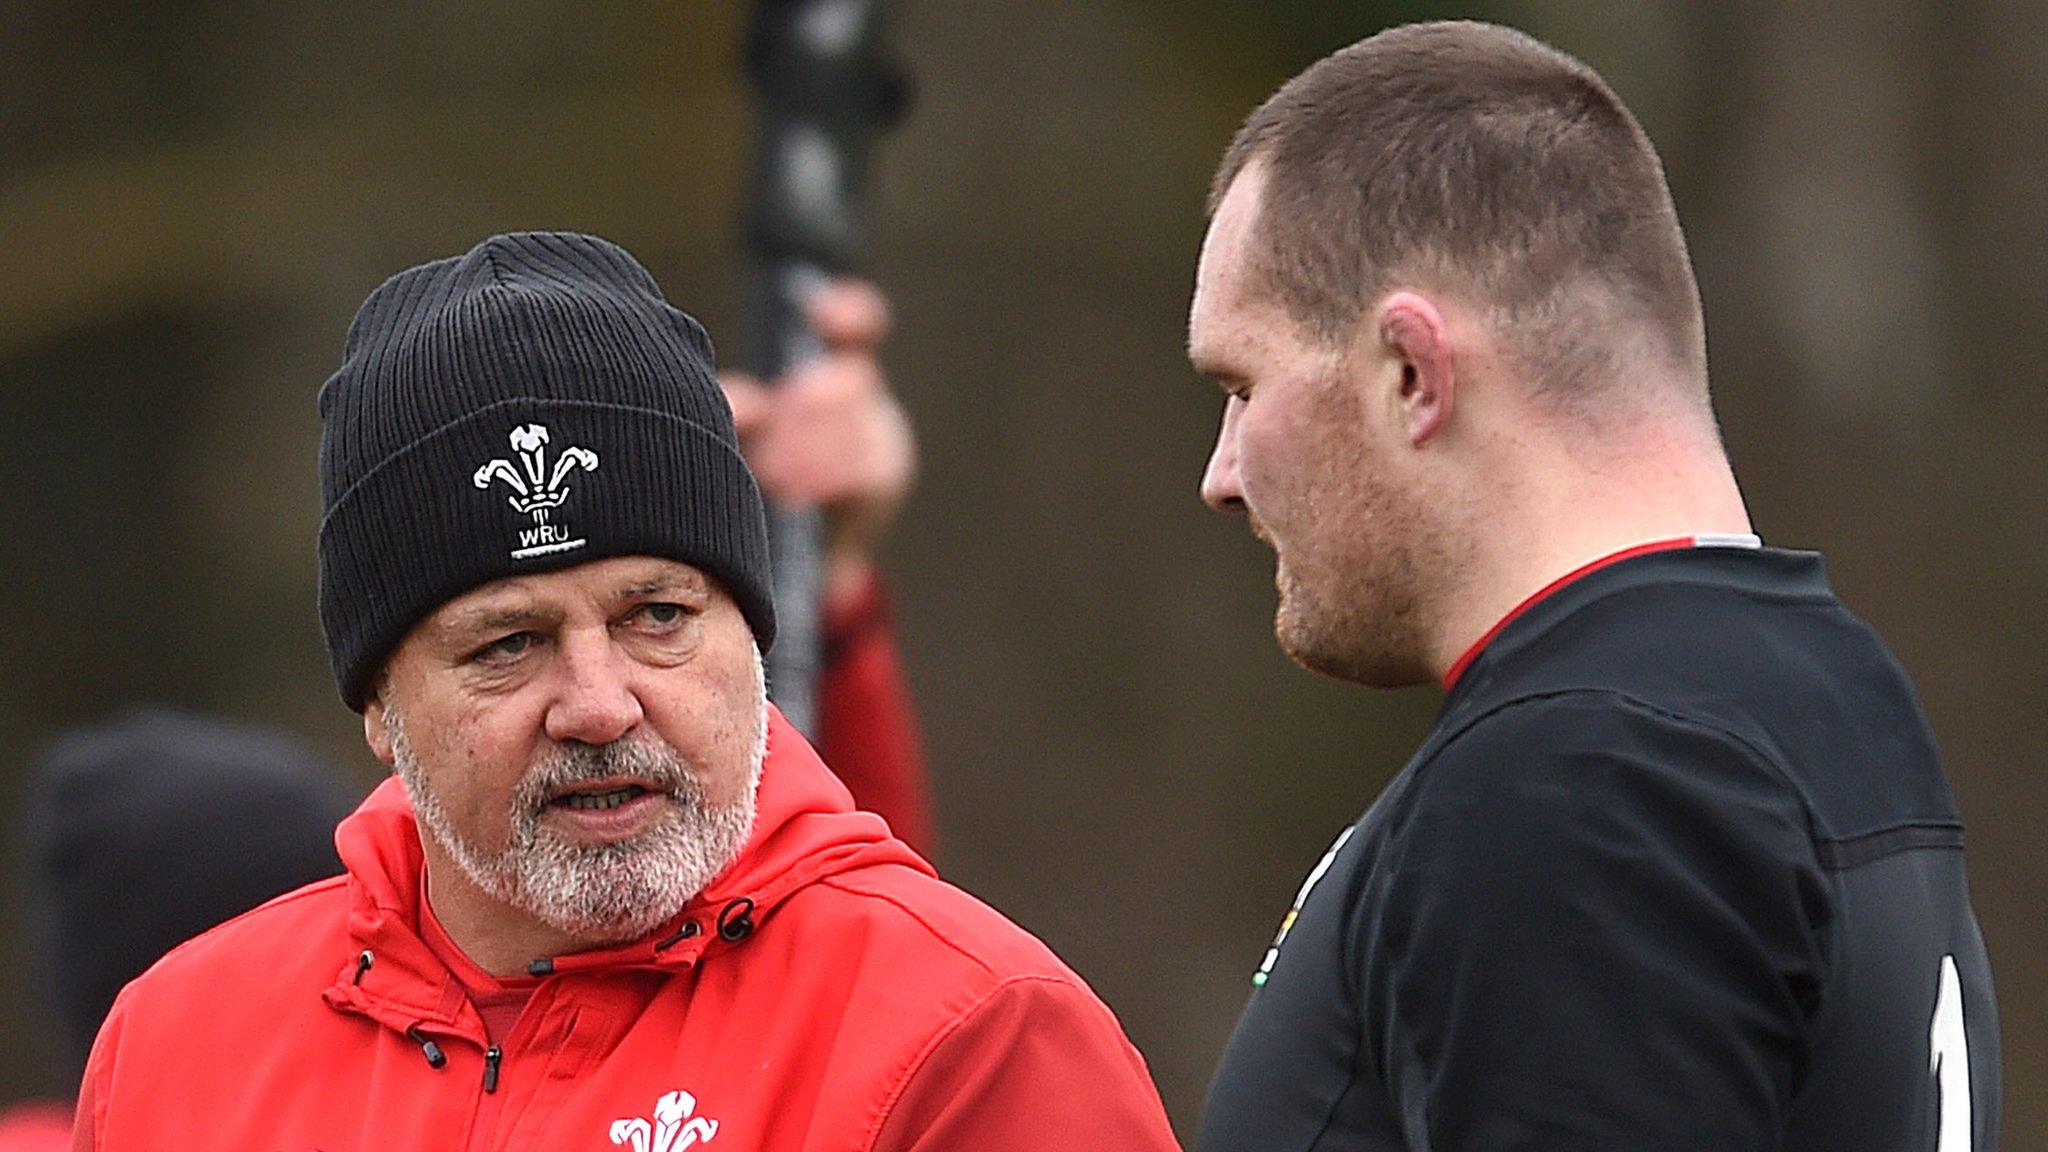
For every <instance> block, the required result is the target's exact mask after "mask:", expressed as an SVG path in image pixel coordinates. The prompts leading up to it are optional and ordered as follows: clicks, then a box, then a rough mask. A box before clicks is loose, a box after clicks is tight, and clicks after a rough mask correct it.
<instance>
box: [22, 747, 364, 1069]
mask: <svg viewBox="0 0 2048 1152" xmlns="http://www.w3.org/2000/svg"><path fill="white" fill-rule="evenodd" d="M31 781H32V783H31V787H30V789H29V792H28V795H27V801H28V802H27V804H26V805H25V806H24V813H23V816H22V821H23V823H22V825H21V826H20V830H21V832H22V833H23V835H22V842H23V844H24V846H25V849H26V860H25V864H26V868H25V871H24V873H23V879H24V881H25V888H26V889H27V891H28V893H29V895H30V897H31V898H32V904H31V911H32V912H33V913H34V914H35V915H34V916H33V917H32V923H33V925H34V929H35V932H34V935H33V936H32V937H31V940H30V944H31V947H30V954H31V956H32V957H33V958H34V960H35V961H36V962H37V964H38V965H39V966H40V967H41V971H42V972H43V974H44V975H46V976H47V977H48V979H49V980H50V981H51V991H52V992H53V994H54V998H55V1002H56V1006H57V1009H58V1011H59V1013H60V1015H61V1016H62V1019H63V1023H64V1027H65V1034H66V1038H67V1039H68V1040H70V1041H71V1043H72V1046H73V1048H74V1051H73V1052H72V1053H71V1055H72V1056H73V1057H74V1058H75V1059H76V1061H77V1062H79V1063H83V1059H84V1056H85V1050H86V1048H87V1047H89V1046H90V1045H91V1044H92V1038H93V1034H94V1033H95V1032H97V1031H99V1026H100V1021H101V1019H102V1018H104V1017H105V1016H106V1014H107V1009H108V1008H109V1007H111V1006H112V1005H113V1003H114V994H115V993H117V992H119V991H120V990H121V986H122V985H124V984H126V983H127V982H128V981H130V980H133V979H134V978H135V977H137V976H140V975H141V974H142V971H143V969H145V968H148V967H149V966H150V965H151V964H154V963H156V960H157V958H158V957H159V956H162V955H163V954H164V953H166V952H168V951H170V950H171V949H172V948H174V947H176V946H177V945H178V944H180V943H182V942H183V941H185V940H186V939H188V938H189V937H192V936H197V935H198V934H199V933H201V932H204V931H206V930H207V929H208V928H211V927H213V926H214V925H216V924H219V923H221V922H222V921H224V920H227V919H229V918H230V917H232V916H235V915H237V914H239V913H241V912H245V911H247V910H248V909H250V908H254V907H255V906H256V905H258V904H261V903H262V902H263V901H265V900H268V899H270V898H271V897H272V896H277V895H279V894H281V893H284V892H289V891H291V890H292V889H294V888H297V887H298V886H300V885H301V884H308V883H311V882H312V881H315V880H318V879H321V878H323V877H327V876H336V875H339V874H340V873H341V859H340V857H339V856H337V855H336V854H335V850H334V826H335V825H336V824H338V823H340V822H341V819H342V817H344V816H346V815H348V813H349V811H350V809H352V808H353V807H355V800H354V798H353V797H354V795H356V794H355V793H353V791H352V790H351V789H349V788H347V787H345V786H344V785H343V783H342V781H341V778H340V777H339V776H338V775H336V774H335V772H334V770H333V769H332V768H331V767H329V766H328V765H327V764H326V763H325V762H323V761H322V760H320V759H319V758H318V757H316V756H315V755H313V754H312V753H311V752H309V751H307V750H306V749H305V748H304V747H302V746H301V745H299V744H298V743H297V742H296V741H294V740H292V739H290V738H288V737H285V736H282V735H278V734H274V733H270V732H265V731H261V730H258V729H253V728H243V727H239V726H236V725H230V724H224V723H220V722H217V721H213V720H208V719H203V718H201V717H198V716H194V715H191V714H189V713H185V712H178V711H172V710H168V709H161V708H150V709H138V710H135V711H132V712H128V713H124V714H122V715H120V716H118V717H116V718H114V719H112V720H111V721H109V722H107V723H105V724H101V725H98V726H96V727H92V728H83V729H77V730H74V731H72V732H69V733H66V734H64V735H63V736H61V737H59V738H58V739H57V740H55V741H54V742H53V743H52V744H51V745H50V746H49V747H48V748H46V749H45V750H44V752H43V754H42V756H41V757H40V758H39V759H38V760H37V761H36V763H35V764H34V765H33V766H32V769H31Z"/></svg>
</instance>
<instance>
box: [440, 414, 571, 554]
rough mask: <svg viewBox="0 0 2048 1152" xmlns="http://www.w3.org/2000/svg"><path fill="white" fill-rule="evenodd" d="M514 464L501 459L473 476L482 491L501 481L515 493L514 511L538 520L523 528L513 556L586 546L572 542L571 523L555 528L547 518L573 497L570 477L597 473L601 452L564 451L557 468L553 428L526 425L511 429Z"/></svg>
mask: <svg viewBox="0 0 2048 1152" xmlns="http://www.w3.org/2000/svg"><path fill="white" fill-rule="evenodd" d="M509 439H510V440H511V442H512V454H513V458H514V459H516V460H517V461H518V463H517V464H515V463H513V461H512V460H507V459H505V458H504V457H502V456H501V457H499V458H497V459H495V460H492V461H491V462H490V463H488V464H485V465H484V466H483V467H481V468H478V469H477V470H476V475H475V476H472V477H470V479H471V480H473V481H475V483H476V486H477V487H478V488H484V489H488V488H489V487H490V486H491V485H492V484H493V483H494V482H496V481H499V480H502V481H504V482H505V486H506V487H507V488H510V489H511V490H512V495H511V496H510V497H508V498H507V501H508V502H509V503H510V504H511V505H512V507H513V508H515V509H517V510H518V511H521V512H524V513H526V514H527V515H529V516H531V517H533V527H531V528H522V529H520V530H519V547H517V548H514V549H513V550H512V558H513V559H515V560H524V559H526V558H527V557H529V556H544V555H546V554H547V553H549V552H567V551H569V550H570V549H571V548H581V547H583V545H584V541H583V540H580V539H572V538H571V536H570V532H569V529H568V527H567V526H566V525H562V524H551V523H549V522H548V515H549V513H550V512H552V511H553V510H554V509H556V508H559V507H561V506H562V501H564V500H567V499H568V498H569V478H570V477H571V476H573V475H575V473H576V471H577V470H578V469H581V470H583V471H585V472H595V471H597V453H595V452H592V451H591V450H590V449H588V448H577V447H575V446H573V445H572V446H570V447H568V448H564V449H562V451H561V453H560V454H559V455H557V456H556V457H555V460H554V463H553V465H552V466H550V465H549V463H548V439H549V437H548V429H547V425H545V424H524V425H521V426H520V427H517V428H514V429H513V430H512V435H511V436H510V438H509Z"/></svg>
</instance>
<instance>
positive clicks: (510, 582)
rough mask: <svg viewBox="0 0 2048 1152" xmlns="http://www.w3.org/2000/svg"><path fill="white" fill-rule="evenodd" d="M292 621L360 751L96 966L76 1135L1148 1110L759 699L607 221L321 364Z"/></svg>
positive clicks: (1050, 960) (1104, 1015)
mask: <svg viewBox="0 0 2048 1152" xmlns="http://www.w3.org/2000/svg"><path fill="white" fill-rule="evenodd" d="M320 411H321V418H322V441H321V481H322V483H321V487H322V494H323V504H324V508H325V515H324V518H323V522H322V529H321V536H320V545H319V551H320V569H321V571H320V588H321V595H320V606H321V621H322V625H323V630H324V632H325V635H326V638H327V644H328V651H329V655H330V658H331V660H332V663H333V667H334V673H335V679H336V683H337V685H338V686H339V688H340V691H341V695H342V698H343V701H344V702H345V703H346V704H347V705H348V706H349V707H351V708H353V709H355V710H357V711H359V712H360V713H361V714H362V718H363V731H364V738H365V741H366V743H367V744H368V745H369V747H370V748H371V750H372V751H373V752H374V753H375V754H376V755H377V756H378V758H379V759H381V760H382V761H384V762H385V763H386V764H388V765H390V766H391V767H392V768H393V770H394V773H395V776H394V778H393V779H391V780H388V781H386V782H385V783H384V784H383V785H381V786H380V787H379V788H378V789H377V790H376V791H375V792H374V793H373V794H372V795H371V796H370V798H369V799H368V800H366V801H365V802H364V803H363V804H362V806H361V807H359V808H358V809H357V810H356V812H355V813H354V814H353V815H351V816H350V817H349V818H348V819H347V820H345V821H344V822H343V823H342V825H341V828H340V830H339V832H338V833H337V839H338V843H339V845H340V848H341V855H342V860H343V863H344V865H345V866H346V868H347V875H346V876H345V877H344V878H340V879H336V880H333V881H329V882H325V883H321V884H316V885H313V886H311V887H308V888H303V889H300V890H299V891H298V892H296V893H293V894H291V895H289V896H287V897H285V898H283V899H281V900H278V901H273V902H272V903H271V904H269V905H268V906H266V907H265V908H264V909H263V910H261V911H259V912H257V913H255V914H253V915H249V916H244V917H241V918H239V919H237V920H235V921H233V922H232V923H230V924H228V925H225V926H223V927H221V928H219V929H216V930H214V931H213V932H210V933H207V934H206V935H204V936H201V937H199V938H198V939H197V940H194V941H192V942H190V943H188V944H186V945H184V946H182V947H180V948H179V949H177V950H176V951H174V952H173V953H171V955H169V956H168V957H166V958H165V959H164V960H162V961H160V962H159V963H158V964H157V965H156V966H155V967H154V968H152V969H151V970H150V972H148V973H147V974H145V975H144V976H143V977H142V978H141V979H139V980H137V981H135V982H133V983H131V984H130V985H128V987H127V988H126V989H125V990H124V991H123V992H122V993H121V996H120V998H119V999H118V1000H117V1001H116V1003H115V1006H114V1008H113V1010H112V1012H110V1013H109V1015H108V1018H107V1022H106V1024H105V1025H104V1026H103V1028H102V1029H101V1031H100V1034H99V1038H98V1040H97V1041H96V1043H95V1045H94V1048H93V1053H92V1056H91V1059H90V1060H89V1062H88V1065H87V1069H86V1074H85V1078H84V1081H83V1084H82V1086H81V1090H80V1099H79V1108H78V1113H77V1119H76V1127H75V1135H74V1141H75V1143H74V1146H75V1147H76V1148H79V1149H124V1150H125V1149H144V1148H147V1149H170V1150H176V1149H195V1150H196V1149H209V1150H210V1149H216V1148H229V1147H279V1148H307V1147H317V1148H321V1149H325V1150H327V1152H342V1150H344V1149H364V1150H368V1149H379V1150H382V1149H389V1148H426V1147H433V1146H435V1145H438V1144H442V1143H479V1144H490V1145H492V1146H498V1147H515V1148H528V1147H531V1148H542V1147H546V1148H568V1147H607V1146H630V1147H633V1148H634V1149H636V1150H639V1152H645V1150H648V1149H659V1150H662V1152H674V1150H677V1149H681V1148H687V1147H693V1146H695V1145H696V1144H698V1143H704V1144H710V1143H711V1142H712V1141H713V1140H714V1139H716V1140H722V1141H725V1142H726V1143H727V1144H730V1145H732V1146H734V1147H759V1148H775V1149H788V1150H792V1152H794V1150H801V1149H827V1148H832V1149H839V1148H849V1147H858V1148H866V1149H873V1150H878V1152H887V1150H896V1149H941V1148H975V1149H982V1150H992V1152H1003V1150H1008V1149H1016V1150H1019V1152H1022V1150H1025V1149H1029V1150H1032V1152H1038V1150H1040V1149H1044V1148H1048V1147H1054V1148H1118V1149H1132V1150H1146V1149H1170V1148H1173V1147H1175V1144H1174V1140H1173V1135H1172V1131H1171V1129H1170V1128H1169V1127H1168V1125H1167V1122H1166V1117H1165V1113H1164V1110H1163V1109H1162V1107H1161V1106H1160V1103H1159V1098H1158V1094H1157V1092H1156V1091H1155V1090H1154V1088H1153V1086H1152V1084H1151V1081H1150V1078H1149V1076H1148V1074H1147V1072H1146V1070H1145V1067H1144V1063H1143V1060H1142V1059H1141V1058H1140V1057H1139V1056H1138V1054H1137V1052H1136V1051H1135V1050H1134V1049H1133V1048H1132V1047H1131V1045H1130V1043H1129V1041H1128V1040H1126V1039H1125V1037H1124V1035H1123V1031H1122V1029H1121V1027H1120V1026H1119V1025H1118V1023H1117V1021H1116V1019H1115V1017H1114V1016H1113V1015H1112V1014H1111V1013H1110V1011H1109V1009H1108V1008H1107V1007H1106V1006H1105V1005H1104V1004H1103V1003H1102V1002H1101V1001H1100V1000H1099V999H1097V998H1096V997H1095V996H1094V994H1093V993H1092V992H1091V991H1090V990H1089V989H1088V988H1087V986H1086V985H1085V984H1084V983H1083V982H1082V981H1081V979H1080V978H1079V977H1078V976H1076V975H1075V974H1074V973H1073V972H1072V971H1071V970H1069V969H1068V968H1067V967H1066V966H1065V965H1063V964H1062V963H1060V961H1059V960H1058V959H1057V958H1056V957H1054V956H1053V955H1052V953H1051V952H1050V951H1049V950H1047V949H1046V948H1045V947H1044V945H1042V944H1040V943H1039V942H1038V941H1037V940H1035V939H1033V938H1032V937H1031V936H1029V935H1028V934H1027V933H1025V932H1024V931H1023V930H1021V929H1019V928H1017V927H1016V926H1014V925H1012V924H1010V923H1009V922H1008V921H1007V920H1005V919H1003V918H1002V917H1001V916H1000V915H998V914H997V913H995V912H994V911H993V910H991V909H989V908H987V907H986V906H984V905H982V904H980V903H979V902H978V901H976V900H974V899H973V898H972V897H971V896H968V895H967V894H966V893H964V892H961V891H959V890H958V889H955V888H953V887H951V886H950V885H947V884H945V883H944V882H942V881H940V880H938V879H937V878H936V877H935V876H934V875H933V873H932V871H931V868H930V865H928V864H927V863H926V862H925V861H924V860H923V859H922V858H921V857H919V856H918V855H917V854H916V853H914V852H913V851H911V849H910V848H909V847H908V846H907V845H905V844H904V843H903V842H902V841H901V840H899V839H897V838H896V837H895V836H893V835H891V833H890V831H889V829H888V827H887V825H886V824H885V823H884V822H883V821H882V820H880V819H878V818H877V817H875V816H874V815H872V814H870V813H866V812H861V811H858V810H856V809H855V808H854V806H853V803H852V798H851V796H850V795H849V794H848V793H847V791H846V789H845V787H844V786H843V785H842V784H841V783H840V782H839V781H838V780H837V779H836V778H835V777H834V776H833V775H832V774H831V773H830V771H829V770H827V769H826V767H825V766H824V764H823V763H822V762H821V761H820V760H819V758H818V757H817V755H816V753H814V752H813V751H812V749H811V747H810V745H809V744H808V743H806V742H805V740H804V739H803V737H802V736H801V735H799V734H798V733H797V732H795V730H794V729H792V728H790V727H789V726H788V725H787V723H786V722H784V721H783V720H782V718H781V716H780V714H779V713H778V712H776V711H775V709H774V708H773V707H772V706H771V705H770V704H769V703H768V702H767V698H766V693H765V685H764V684H763V672H762V661H761V654H762V652H763V651H764V650H765V649H766V648H767V647H768V646H769V645H770V644H772V643H773V641H774V636H775V610H774V605H773V603H772V601H771V600H770V597H769V580H768V570H767V533H766V528H765V519H764V514H763V509H762V501H761V495H760V491H759V488H758V486H757V484H756V482H755V480H754V478H753V476H752V474H751V473H750V472H749V470H748V468H747V465H746V464H745V462H744V461H743V460H742V458H741V456H740V454H739V446H738V443H737V436H736V434H735V432H734V428H733V421H732V412H731V408H730V406H729V404H728V401H727V400H726V398H725V395H724V393H723V392H721V391H720V389H719V387H718V385H717V383H716V381H715V379H714V375H713V367H712V363H711V346H710V342H709V340H708V338H707V337H706V335H705V333H704V331H703V329H702V328H701V327H699V326H698V325H697V323H696V322H695V321H694V320H692V319H691V318H689V317H688V316H686V315H684V314H683V313H681V312H679V311H677V310H676V309H675V308H674V307H672V306H671V305H670V304H669V303H668V302H667V301H666V300H665V299H664V298H663V297H662V296H661V293H660V290H659V288H658V287H657V286H656V285H655V283H654V281H653V278H652V277H651V276H650V275H649V274H648V273H647V271H646V269H644V268H643V267H641V266H640V265H639V263H638V262H636V261H635V260H633V258H632V257H631V256H630V255H628V254H627V253H626V252H624V251H623V250H621V249H619V248H618V247H617V246H615V245H612V244H610V243H608V242H606V241H603V240H599V239H597V238H595V237H589V236H581V235H576V234H571V233H516V234H512V235H505V236H496V237H492V238H491V239H489V240H487V241H485V242H484V243H482V244H480V245H478V246H477V247H476V248H474V249H472V250H471V251H470V252H469V253H467V254H465V255H463V256H459V257H450V258H447V259H443V260H438V261H434V262H432V263H429V264H425V265H422V266H420V267H417V268H413V269H410V270H408V271H406V272H403V273H400V274H399V275H397V276H395V277H393V278H392V279H390V280H389V281H387V282H385V284H384V285H382V286H381V287H379V288H378V289H377V290H376V291H375V292H373V293H372V294H371V295H370V297H369V299H368V300H367V301H366V302H365V303H364V305H363V307H362V309H361V310H360V311H359V312H358V313H357V316H356V319H355V322H354V323H353V324H352V325H351V326H350V330H349V335H348V339H347V341H346V345H345V349H344V353H343V361H342V365H341V367H340V369H339V370H338V371H337V372H336V373H335V374H334V375H333V376H332V377H331V378H330V379H329V380H328V381H327V383H326V385H325V386H324V387H323V388H322V389H321V392H320Z"/></svg>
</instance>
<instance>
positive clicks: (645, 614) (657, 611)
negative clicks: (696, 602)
mask: <svg viewBox="0 0 2048 1152" xmlns="http://www.w3.org/2000/svg"><path fill="white" fill-rule="evenodd" d="M689 615H690V610H689V609H688V608H685V607H683V606H682V605H681V604H642V605H641V606H640V619H641V620H642V621H643V622H645V623H648V624H652V625H654V626H655V627H657V628H667V627H670V626H672V625H675V624H680V623H682V622H683V620H684V618H686V617H688V616H689Z"/></svg>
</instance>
